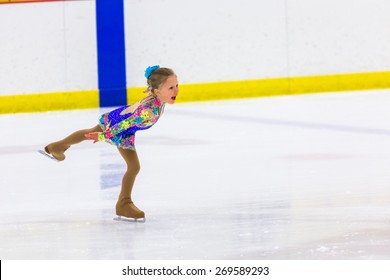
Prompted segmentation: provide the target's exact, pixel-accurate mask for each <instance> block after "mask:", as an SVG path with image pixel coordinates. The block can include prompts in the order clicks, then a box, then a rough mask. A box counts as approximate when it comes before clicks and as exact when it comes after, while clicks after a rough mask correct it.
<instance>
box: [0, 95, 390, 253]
mask: <svg viewBox="0 0 390 280" xmlns="http://www.w3.org/2000/svg"><path fill="white" fill-rule="evenodd" d="M181 94H185V93H181ZM389 108H390V91H387V90H383V91H364V92H347V93H328V94H315V95H300V96H285V97H274V98H262V99H246V100H231V101H220V102H205V103H187V104H180V103H179V104H176V105H173V106H167V107H166V110H165V113H164V116H163V117H162V118H161V120H160V121H159V122H158V123H157V124H156V125H155V126H154V127H153V128H151V129H150V130H146V131H140V132H138V134H137V139H136V146H137V150H138V156H139V158H140V161H141V172H140V174H139V176H138V178H137V180H136V185H135V188H134V197H133V198H134V201H135V202H136V204H137V206H138V207H139V208H140V209H142V210H143V211H145V213H146V217H147V220H146V222H145V223H119V222H116V221H113V217H115V209H114V208H115V203H116V199H117V196H118V194H119V188H120V183H121V179H122V174H123V172H124V170H125V166H124V162H123V160H122V159H121V157H120V156H119V153H118V151H117V150H116V148H115V147H113V146H110V145H108V144H106V143H97V144H92V142H84V143H82V144H80V145H78V146H74V147H72V148H71V149H69V150H68V151H67V159H66V160H65V161H63V162H53V161H52V160H50V159H48V158H46V157H43V156H42V155H40V154H39V153H37V150H38V149H42V148H43V147H44V145H45V144H47V143H48V142H50V141H54V140H57V139H60V138H62V137H64V136H66V135H67V134H69V133H71V132H73V131H74V130H77V129H81V128H87V127H92V126H94V125H95V124H96V123H97V118H98V115H99V114H100V113H101V112H102V111H104V110H99V109H92V110H80V111H65V112H50V113H36V114H16V115H0V131H1V135H2V137H1V138H0V167H1V171H0V172H1V175H0V259H92V260H95V259H139V260H145V259H168V260H169V259H282V260H284V259H390V188H389V186H390V172H389V170H390V144H389V143H390V120H389V119H390V110H389Z"/></svg>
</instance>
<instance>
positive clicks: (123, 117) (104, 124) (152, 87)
mask: <svg viewBox="0 0 390 280" xmlns="http://www.w3.org/2000/svg"><path fill="white" fill-rule="evenodd" d="M145 77H146V79H147V85H148V87H147V90H146V91H145V93H147V94H148V95H147V96H146V97H145V98H144V99H142V100H141V101H139V102H137V103H135V104H132V105H127V106H123V107H120V108H117V109H115V110H113V111H111V112H108V113H105V114H103V115H101V116H100V119H99V124H98V125H97V126H95V127H92V128H90V129H83V130H78V131H76V132H74V133H72V134H70V135H69V136H68V137H66V138H64V139H62V140H60V141H57V142H53V143H50V144H48V145H47V146H46V147H45V148H44V150H40V151H39V152H40V153H42V154H44V155H46V156H48V157H50V158H51V159H53V160H56V161H63V160H65V151H66V150H68V149H69V148H70V147H71V146H72V145H74V144H77V143H80V142H82V141H84V140H93V141H94V142H93V143H96V142H97V141H106V142H108V143H110V144H113V145H115V146H117V149H118V151H119V153H120V154H121V156H122V157H123V159H124V160H125V162H126V165H127V170H126V172H125V174H124V176H123V179H122V187H121V191H120V194H119V198H118V202H117V204H116V207H115V208H116V214H117V218H115V219H116V220H121V219H122V217H124V219H125V220H126V218H128V220H133V221H137V220H138V219H140V221H145V213H144V212H143V211H141V210H140V209H138V208H137V207H136V206H135V205H134V203H133V200H132V198H131V193H132V189H133V185H134V181H135V178H136V176H137V174H138V172H139V170H140V163H139V159H138V156H137V152H136V150H135V146H134V141H135V133H136V131H138V130H144V129H148V128H150V127H151V126H153V125H154V124H155V123H156V122H157V121H158V119H159V118H160V117H161V115H162V113H163V111H164V106H165V103H168V104H174V103H175V100H176V97H177V95H178V93H179V88H178V81H177V76H176V74H175V73H174V72H173V71H172V70H171V69H169V68H160V66H158V65H156V66H152V67H148V68H147V69H146V70H145Z"/></svg>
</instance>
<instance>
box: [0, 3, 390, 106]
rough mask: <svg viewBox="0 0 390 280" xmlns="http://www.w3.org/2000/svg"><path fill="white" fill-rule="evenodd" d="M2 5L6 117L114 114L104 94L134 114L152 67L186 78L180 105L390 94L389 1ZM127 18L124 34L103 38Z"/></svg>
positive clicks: (0, 85) (0, 86)
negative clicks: (104, 110) (95, 110)
mask: <svg viewBox="0 0 390 280" xmlns="http://www.w3.org/2000/svg"><path fill="white" fill-rule="evenodd" d="M121 1H123V5H122V8H121V9H122V10H119V11H118V7H116V8H115V9H112V10H111V9H110V8H109V7H110V5H111V4H110V3H114V2H115V3H118V2H121ZM1 2H5V3H1ZM14 2H15V1H14ZM0 3H1V4H0V40H1V44H0V52H1V56H0V112H1V113H10V112H22V111H44V110H52V109H54V110H57V109H72V108H89V107H96V106H99V104H100V106H107V104H102V102H101V100H102V95H101V94H102V92H103V89H102V84H103V83H105V84H106V85H105V86H104V87H105V88H104V97H105V98H106V99H107V98H108V99H110V98H111V96H110V94H111V92H112V93H113V96H114V92H115V94H118V95H119V97H125V101H124V102H126V97H127V102H130V101H132V98H135V99H136V98H138V96H137V94H138V93H139V92H141V91H142V90H141V88H142V87H144V85H145V79H144V77H143V71H144V69H145V68H146V66H148V65H154V64H160V65H163V66H168V67H171V68H173V69H174V70H175V71H176V72H177V73H178V75H179V81H180V83H181V84H182V93H181V97H182V99H181V100H180V98H179V101H196V100H207V99H218V98H240V97H254V96H267V95H278V94H293V93H305V92H318V91H335V90H351V89H353V90H356V89H357V90H358V89H367V88H373V89H374V88H388V87H390V82H389V80H390V79H389V77H390V75H389V71H390V52H389V51H388V46H389V45H390V33H389V32H388V30H390V17H389V16H388V14H387V11H389V10H390V2H389V1H386V0H314V1H313V0H294V1H292V0H272V1H269V0H239V1H238V0H212V1H210V0H194V1H190V0H186V1H183V0H148V1H145V0H116V1H111V0H96V1H92V0H79V1H77V0H76V1H44V2H35V3H34V2H32V3H31V2H26V3H18V4H16V3H10V2H9V1H3V0H0ZM99 5H106V6H104V7H105V8H104V9H103V12H102V10H101V11H100V12H97V10H98V9H97V7H98V6H99ZM107 7H108V8H107ZM119 9H120V8H119ZM118 13H119V14H120V13H122V16H123V22H122V24H124V31H123V30H120V28H119V29H118V32H117V33H116V29H117V27H118V25H116V27H115V28H114V29H110V30H109V32H108V31H107V30H105V31H104V24H110V23H109V22H108V23H107V22H105V21H107V19H110V18H111V19H112V18H117V15H118ZM99 20H100V21H99ZM97 22H103V27H100V28H97ZM122 28H123V26H122ZM99 34H100V35H99ZM102 34H103V35H102ZM99 36H100V37H99ZM105 36H106V37H105ZM115 36H117V37H115ZM121 36H123V37H124V56H123V58H119V60H123V61H118V57H117V54H118V52H119V53H120V52H121V50H120V46H119V45H120V43H119V44H115V40H116V39H117V38H121ZM98 37H99V38H103V40H104V39H106V41H107V40H108V41H109V42H111V41H112V42H114V44H111V45H110V44H108V46H101V45H99V44H98V43H97V38H98ZM118 46H119V47H118ZM118 48H119V50H118ZM111 55H112V56H113V57H114V58H113V59H112V61H111V62H112V63H111V64H112V65H108V66H107V65H105V66H101V64H99V63H98V58H99V57H102V56H104V57H105V58H106V59H108V60H110V57H111ZM118 63H119V64H118ZM116 65H119V66H118V67H116ZM120 65H125V67H124V68H123V70H121V69H122V68H121V67H120ZM104 67H106V68H104ZM107 67H108V68H107ZM103 68H104V69H103ZM110 69H113V71H114V74H113V76H112V77H118V76H121V77H123V79H122V80H120V81H119V85H116V84H115V83H114V84H113V85H110V83H109V81H110V80H111V79H112V77H110V76H109V75H110ZM99 75H100V76H99ZM102 81H103V82H102ZM104 81H105V82H104ZM107 87H108V88H107ZM110 87H111V88H110ZM122 87H123V89H124V90H122ZM125 88H127V89H128V90H127V91H126V89H125ZM113 98H114V97H113ZM116 98H117V97H115V98H114V99H115V100H116ZM118 100H122V101H118V102H119V103H123V98H122V99H120V98H119V99H118ZM99 101H100V103H99ZM21 104H23V105H21ZM112 105H116V104H112Z"/></svg>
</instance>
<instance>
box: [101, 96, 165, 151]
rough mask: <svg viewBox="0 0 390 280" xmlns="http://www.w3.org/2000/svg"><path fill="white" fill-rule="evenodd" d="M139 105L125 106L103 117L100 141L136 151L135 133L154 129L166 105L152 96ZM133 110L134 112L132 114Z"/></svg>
mask: <svg viewBox="0 0 390 280" xmlns="http://www.w3.org/2000/svg"><path fill="white" fill-rule="evenodd" d="M131 106H137V104H135V105H134V104H133V105H128V106H123V107H120V108H118V109H115V110H113V111H111V112H108V113H105V114H103V115H101V117H100V119H99V124H100V126H101V128H102V130H103V132H100V133H99V141H106V142H108V143H110V144H114V145H116V146H118V147H121V148H123V149H130V150H135V145H134V142H135V133H136V132H137V131H138V130H144V129H148V128H150V127H152V126H153V125H154V124H155V123H156V122H157V121H158V119H159V118H160V116H161V114H162V113H163V111H164V104H163V103H161V102H160V100H159V99H158V98H157V96H156V95H154V94H151V95H149V96H148V97H146V98H144V99H143V100H142V101H141V102H139V105H138V107H136V108H134V109H133V108H130V107H131ZM130 109H133V112H130Z"/></svg>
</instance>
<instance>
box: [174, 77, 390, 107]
mask: <svg viewBox="0 0 390 280" xmlns="http://www.w3.org/2000/svg"><path fill="white" fill-rule="evenodd" d="M385 88H390V72H373V73H355V74H337V75H324V76H306V77H292V78H271V79H261V80H247V81H234V82H218V83H204V84H186V85H180V93H179V94H180V96H179V98H178V99H177V100H178V102H190V101H206V100H219V99H236V98H251V97H266V96H278V95H292V94H306V93H320V92H336V91H354V90H372V89H385Z"/></svg>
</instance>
